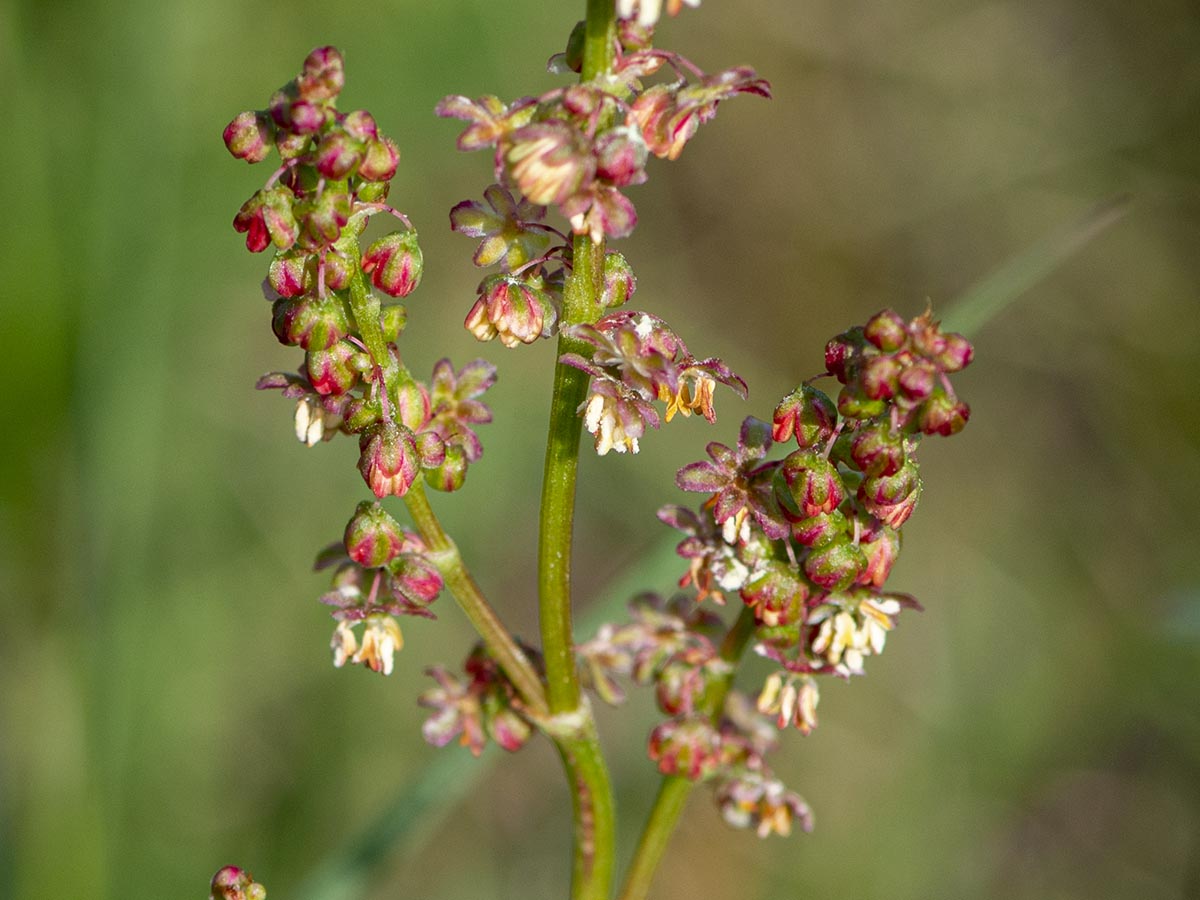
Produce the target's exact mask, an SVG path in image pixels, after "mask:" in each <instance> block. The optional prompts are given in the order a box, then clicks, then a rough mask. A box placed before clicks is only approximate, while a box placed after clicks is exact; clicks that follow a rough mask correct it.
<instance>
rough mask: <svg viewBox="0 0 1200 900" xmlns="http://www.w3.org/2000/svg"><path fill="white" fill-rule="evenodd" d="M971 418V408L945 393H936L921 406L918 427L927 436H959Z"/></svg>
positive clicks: (940, 391)
mask: <svg viewBox="0 0 1200 900" xmlns="http://www.w3.org/2000/svg"><path fill="white" fill-rule="evenodd" d="M970 417H971V407H969V406H967V404H965V403H963V402H962V401H961V400H959V399H958V398H957V397H953V396H951V395H950V394H947V393H946V392H945V391H942V390H938V391H936V392H934V394H933V396H932V397H930V398H929V399H928V400H926V401H925V403H924V404H923V405H922V406H921V412H920V414H919V415H918V416H917V425H918V426H919V427H920V429H921V431H923V432H925V434H940V435H945V436H949V435H952V434H958V433H959V432H960V431H962V430H963V428H964V427H966V424H967V420H968V419H969V418H970Z"/></svg>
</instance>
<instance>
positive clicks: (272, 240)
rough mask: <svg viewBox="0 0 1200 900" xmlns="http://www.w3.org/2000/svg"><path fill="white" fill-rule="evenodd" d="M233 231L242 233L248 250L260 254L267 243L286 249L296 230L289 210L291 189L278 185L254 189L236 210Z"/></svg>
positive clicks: (290, 244)
mask: <svg viewBox="0 0 1200 900" xmlns="http://www.w3.org/2000/svg"><path fill="white" fill-rule="evenodd" d="M233 230H234V231H237V232H239V233H244V234H245V235H246V249H248V250H249V251H250V252H251V253H261V252H262V251H263V250H266V249H267V246H268V245H270V244H274V245H275V246H276V247H278V248H279V249H280V250H286V249H288V248H289V247H291V246H292V244H294V243H296V238H297V236H298V235H299V233H300V227H299V225H298V224H297V223H296V217H295V215H294V214H293V212H292V192H291V191H289V190H288V189H287V188H285V187H282V186H276V187H273V188H269V189H268V188H264V189H262V190H260V191H256V192H255V194H254V196H253V197H251V198H250V199H249V200H247V201H246V202H245V203H243V204H242V208H241V209H240V210H238V214H237V215H236V216H235V217H234V219H233Z"/></svg>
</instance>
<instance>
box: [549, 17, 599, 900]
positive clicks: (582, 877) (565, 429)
mask: <svg viewBox="0 0 1200 900" xmlns="http://www.w3.org/2000/svg"><path fill="white" fill-rule="evenodd" d="M615 33H616V10H615V5H614V0H588V3H587V20H586V24H585V38H584V57H583V72H582V80H584V81H589V80H591V79H592V78H595V77H596V76H598V75H601V74H603V73H605V72H608V71H609V70H610V69H611V68H612V60H613V39H614V36H615ZM573 250H574V252H573V259H572V270H571V274H570V277H569V278H568V279H567V283H566V286H565V288H564V291H563V309H562V315H561V316H560V317H559V323H560V327H562V328H565V327H567V326H570V325H575V324H580V323H590V322H595V321H596V320H597V319H598V318H599V317H600V314H601V311H602V306H601V303H600V296H601V288H602V284H603V270H604V244H603V243H599V244H595V243H593V242H592V240H591V239H590V238H589V237H588V236H587V235H582V236H576V238H575V241H574V248H573ZM569 352H575V353H582V354H584V355H590V348H589V347H588V346H587V345H586V344H583V343H582V342H580V341H577V340H574V339H572V338H570V337H568V336H566V335H562V334H560V335H559V339H558V356H559V357H561V356H562V354H564V353H569ZM556 359H557V358H556ZM587 387H588V375H586V374H585V373H583V372H580V371H579V370H577V369H573V368H571V367H570V366H564V365H563V364H562V363H559V362H557V361H556V363H555V367H554V393H553V396H552V398H551V401H550V424H549V429H548V434H547V438H546V466H545V472H544V476H543V482H542V504H541V514H540V518H539V533H538V612H539V620H540V623H541V632H542V654H543V656H544V657H545V661H546V695H547V699H548V701H549V706H550V718H549V720H547V724H546V726H545V730H546V731H547V733H549V734H550V736H551V737H552V738H554V739H555V742H556V743H557V744H558V747H559V751H560V753H561V755H562V758H563V766H564V768H565V770H566V774H567V779H568V782H569V787H570V790H571V793H572V802H573V805H574V824H575V846H574V863H573V866H572V883H571V896H572V898H573V900H608V897H609V893H610V891H611V887H612V874H613V864H614V834H615V815H614V810H613V799H612V785H611V783H610V781H609V776H608V768H607V766H606V765H605V762H604V755H603V752H602V751H601V749H600V742H599V740H598V739H597V736H596V727H595V722H594V720H593V719H592V713H591V709H590V707H589V706H588V705H587V703H586V702H585V701H584V700H583V698H582V696H581V693H580V689H579V677H578V674H577V672H576V668H575V649H574V648H575V636H574V629H573V628H572V625H571V538H572V534H573V531H574V519H575V479H576V473H577V470H578V463H579V442H580V432H581V431H582V422H581V421H580V419H579V414H578V410H579V407H580V405H582V403H583V402H584V400H585V399H586V397H587Z"/></svg>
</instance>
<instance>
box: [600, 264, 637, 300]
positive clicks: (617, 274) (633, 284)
mask: <svg viewBox="0 0 1200 900" xmlns="http://www.w3.org/2000/svg"><path fill="white" fill-rule="evenodd" d="M636 290H637V278H636V277H634V274H633V267H632V266H630V265H629V263H628V261H626V259H625V257H624V256H622V255H621V254H620V253H616V252H612V253H607V254H605V256H604V287H603V290H602V292H601V294H600V303H601V305H603V306H604V307H605V308H606V309H614V308H616V307H618V306H621V305H622V304H624V303H625V302H626V301H627V300H628V299H629V298H630V297H632V296H633V292H634V291H636Z"/></svg>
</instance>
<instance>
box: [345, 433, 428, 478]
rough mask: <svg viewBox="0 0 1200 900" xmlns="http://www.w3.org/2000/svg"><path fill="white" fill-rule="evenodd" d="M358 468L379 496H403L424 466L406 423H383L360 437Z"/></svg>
mask: <svg viewBox="0 0 1200 900" xmlns="http://www.w3.org/2000/svg"><path fill="white" fill-rule="evenodd" d="M358 450H359V460H358V471H359V472H360V473H361V474H362V477H363V480H364V481H365V482H366V483H367V486H368V487H369V488H370V489H371V491H372V492H373V493H374V494H375V496H376V497H387V496H389V495H393V496H396V497H403V496H404V495H405V494H407V493H408V489H409V488H410V487H412V483H413V481H414V480H415V479H416V477H417V473H418V472H419V471H420V468H421V461H420V456H419V455H418V453H417V444H416V440H415V438H414V437H413V433H412V432H411V431H409V430H408V429H407V428H405V427H404V426H403V425H396V424H395V423H393V422H381V423H379V424H378V425H375V426H372V427H371V428H369V429H367V430H366V431H364V432H363V434H362V437H360V438H359V440H358Z"/></svg>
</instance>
